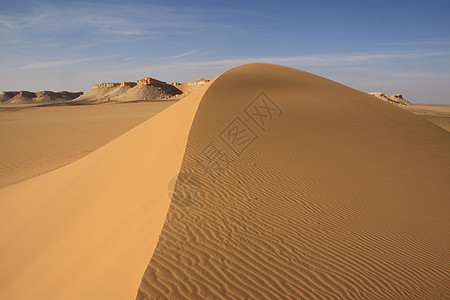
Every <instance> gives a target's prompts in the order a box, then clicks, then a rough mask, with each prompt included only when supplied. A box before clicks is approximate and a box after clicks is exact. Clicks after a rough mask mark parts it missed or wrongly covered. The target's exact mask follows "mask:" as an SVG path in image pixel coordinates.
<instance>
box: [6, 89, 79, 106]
mask: <svg viewBox="0 0 450 300" xmlns="http://www.w3.org/2000/svg"><path fill="white" fill-rule="evenodd" d="M81 95H83V92H75V93H72V92H66V91H63V92H51V91H42V92H36V93H35V92H28V91H19V92H16V91H6V92H3V93H2V94H1V95H0V103H5V104H6V103H11V104H34V103H36V104H37V103H59V102H65V101H70V100H73V99H75V98H77V97H79V96H81Z"/></svg>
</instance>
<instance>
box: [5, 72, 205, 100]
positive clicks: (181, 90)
mask: <svg viewBox="0 0 450 300" xmlns="http://www.w3.org/2000/svg"><path fill="white" fill-rule="evenodd" d="M207 82H209V79H205V78H200V79H197V80H194V81H190V82H183V83H179V82H172V83H166V82H164V81H161V80H157V79H154V78H151V77H144V78H142V79H139V80H137V82H120V83H115V82H109V83H108V82H106V83H100V84H94V85H92V88H91V89H90V90H89V91H88V92H87V93H85V94H83V93H82V92H77V93H71V92H66V91H64V92H51V91H43V92H37V93H35V92H27V91H19V92H17V91H5V92H3V93H2V94H1V95H0V104H39V103H48V104H51V103H61V102H71V103H103V102H107V101H119V102H123V101H137V100H165V99H179V98H180V97H178V96H183V95H186V94H188V93H190V92H191V91H193V90H195V89H197V88H198V87H200V86H202V85H203V84H205V83H207Z"/></svg>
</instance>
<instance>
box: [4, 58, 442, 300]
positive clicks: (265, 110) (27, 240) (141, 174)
mask: <svg viewBox="0 0 450 300" xmlns="http://www.w3.org/2000/svg"><path fill="white" fill-rule="evenodd" d="M449 151H450V138H449V133H448V132H447V131H445V130H443V129H442V128H439V127H437V126H435V125H434V124H432V123H430V122H428V121H427V120H424V119H422V118H420V117H418V116H415V115H413V114H412V113H410V112H408V111H405V110H404V109H402V108H399V107H396V106H393V105H391V104H389V103H386V102H383V101H382V100H378V99H374V98H373V97H372V96H370V95H367V94H365V93H362V92H359V91H356V90H353V89H351V88H348V87H346V86H343V85H340V84H337V83H335V82H332V81H330V80H327V79H324V78H321V77H318V76H315V75H312V74H309V73H305V72H302V71H299V70H295V69H290V68H287V67H281V66H276V65H270V64H250V65H244V66H241V67H237V68H234V69H231V70H229V71H227V72H225V73H224V74H222V75H220V76H219V77H218V78H216V79H215V80H213V81H212V82H210V83H209V84H207V85H205V86H203V87H202V88H200V89H198V90H196V91H194V92H193V93H191V94H189V95H188V96H187V97H186V98H183V99H182V100H181V101H179V102H177V103H176V104H174V105H172V106H171V107H169V108H168V109H166V110H165V111H163V112H161V113H160V114H158V115H156V116H155V117H153V118H152V119H150V120H148V121H146V122H144V123H142V124H141V125H139V126H137V127H135V128H134V129H132V130H131V131H129V132H127V133H126V134H124V135H122V136H121V137H119V138H117V139H115V140H114V141H112V142H110V143H109V144H107V145H105V146H104V147H102V148H100V149H98V150H97V151H95V152H93V153H91V154H89V155H87V156H86V157H84V158H82V159H80V160H78V161H76V162H74V163H72V164H70V165H68V166H66V167H63V168H60V169H57V170H55V171H52V172H49V173H46V174H44V175H41V176H38V177H35V178H33V179H30V180H27V181H24V182H21V183H19V184H16V185H12V186H9V187H6V188H3V189H0V199H1V200H0V265H1V266H2V270H1V273H0V298H1V299H130V298H135V297H136V295H137V298H138V299H164V298H167V299H335V298H338V299H446V298H448V296H449V294H448V293H449V292H448V289H449V287H448V283H449V282H448V273H449V271H450V270H449V263H448V261H450V260H449V258H450V257H449V253H448V245H449V241H450V240H449V236H448V234H447V231H448V230H447V229H448V228H449V221H448V215H449V210H448V199H449V198H450V189H449V187H448V181H449V179H450V169H449V166H450V158H449V155H448V153H449ZM177 174H179V175H178V177H177V176H176V175H177ZM169 199H171V201H170V200H169Z"/></svg>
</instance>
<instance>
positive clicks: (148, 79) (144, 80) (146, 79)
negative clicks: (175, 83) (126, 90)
mask: <svg viewBox="0 0 450 300" xmlns="http://www.w3.org/2000/svg"><path fill="white" fill-rule="evenodd" d="M137 84H151V85H165V84H167V83H166V82H164V81H160V80H157V79H154V78H151V77H144V78H142V79H139V80H138V81H137Z"/></svg>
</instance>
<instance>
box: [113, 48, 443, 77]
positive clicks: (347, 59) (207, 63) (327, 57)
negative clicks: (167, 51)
mask: <svg viewBox="0 0 450 300" xmlns="http://www.w3.org/2000/svg"><path fill="white" fill-rule="evenodd" d="M183 54H186V55H181V56H179V57H183V56H187V55H189V54H190V53H189V54H188V52H186V53H183ZM429 56H447V57H449V56H450V52H404V53H372V54H350V55H342V54H323V55H304V56H292V57H248V58H238V59H219V60H203V61H188V62H185V61H181V62H180V61H176V60H175V61H174V62H171V63H168V64H160V65H149V66H148V67H137V68H129V69H126V70H124V69H121V70H120V71H121V72H125V73H137V72H148V71H149V70H153V71H154V70H164V69H198V68H202V67H217V68H228V67H232V66H238V65H242V64H247V63H256V62H265V63H273V64H284V65H290V66H293V67H305V66H331V65H344V66H345V65H348V66H353V65H354V64H355V63H359V62H373V61H379V60H395V59H417V58H421V57H429ZM140 64H141V65H142V63H140Z"/></svg>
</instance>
